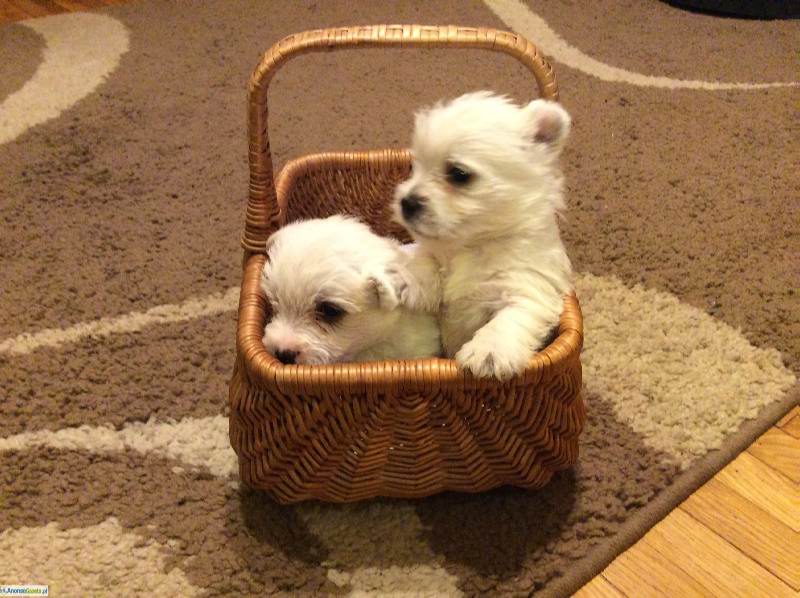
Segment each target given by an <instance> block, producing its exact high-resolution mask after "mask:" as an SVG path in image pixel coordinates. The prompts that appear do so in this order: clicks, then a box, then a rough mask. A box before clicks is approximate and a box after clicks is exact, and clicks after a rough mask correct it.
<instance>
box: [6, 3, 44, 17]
mask: <svg viewBox="0 0 800 598" xmlns="http://www.w3.org/2000/svg"><path fill="white" fill-rule="evenodd" d="M6 2H8V4H9V5H10V6H13V7H14V8H16V9H18V10H20V11H22V12H24V13H25V14H26V15H28V17H46V16H47V15H49V14H50V11H48V10H46V9H44V8H42V6H41V5H39V4H37V3H36V2H34V1H33V0H6Z"/></svg>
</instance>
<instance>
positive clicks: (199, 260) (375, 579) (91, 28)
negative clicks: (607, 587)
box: [0, 0, 800, 596]
mask: <svg viewBox="0 0 800 598" xmlns="http://www.w3.org/2000/svg"><path fill="white" fill-rule="evenodd" d="M379 22H419V23H459V24H465V25H486V26H492V27H498V28H503V29H512V30H515V31H518V32H519V33H522V34H524V35H526V36H527V37H529V38H530V39H531V40H533V41H534V42H537V43H539V44H540V45H541V47H542V48H544V50H545V53H546V54H548V56H550V57H551V59H552V62H553V64H554V66H555V68H556V71H557V73H558V77H559V81H560V84H561V89H562V101H563V103H564V105H565V106H566V108H567V109H568V110H569V111H570V112H571V113H572V114H573V115H574V120H575V126H574V133H573V135H572V137H571V139H570V140H569V143H568V148H567V149H566V152H565V157H564V167H565V170H566V176H567V181H568V183H567V184H568V195H569V212H568V219H567V222H566V224H565V226H564V234H565V237H566V241H567V244H568V247H569V250H570V253H571V255H572V257H573V260H574V263H575V266H576V268H577V271H578V273H579V275H578V280H577V287H578V295H579V297H580V299H581V302H582V305H583V309H584V313H585V319H586V322H585V325H586V331H587V332H586V347H585V351H584V354H583V363H584V379H585V397H586V403H587V408H588V412H589V416H588V422H587V426H586V429H585V431H584V433H583V435H582V437H581V455H580V461H579V463H578V465H577V466H576V467H575V468H574V469H573V470H570V471H566V472H562V473H561V474H559V475H557V476H556V477H555V478H554V479H553V481H552V483H550V484H549V485H548V486H547V487H546V488H544V489H542V490H540V491H537V492H523V491H518V490H513V489H501V490H497V491H493V492H488V493H485V494H481V495H459V494H445V495H440V496H436V497H432V498H430V499H426V500H419V501H399V500H375V501H369V502H365V503H360V504H355V505H349V506H336V505H329V504H318V503H306V504H300V505H297V506H290V507H284V506H277V505H275V504H273V503H271V502H270V501H269V500H267V499H266V498H265V497H264V496H262V495H260V494H258V493H253V492H250V491H248V490H246V489H244V488H242V487H240V485H239V484H238V481H237V475H236V459H235V455H234V454H233V451H232V450H231V449H230V447H229V444H228V438H227V419H226V417H225V409H226V396H227V381H228V378H229V376H230V372H231V368H232V365H233V360H234V328H235V321H234V319H235V306H236V301H237V285H238V283H239V281H240V274H241V270H240V264H241V253H240V248H239V238H240V234H241V231H242V226H243V222H244V205H245V197H246V190H247V163H246V156H247V146H246V141H247V136H246V131H245V100H246V95H245V85H246V81H247V79H248V77H249V75H250V73H251V71H252V69H253V68H254V66H255V64H256V63H257V61H258V59H259V57H260V54H261V53H262V52H263V51H264V50H265V49H266V48H267V47H268V46H269V45H270V44H272V43H273V42H275V41H277V40H278V39H280V38H281V37H282V36H284V35H287V34H289V33H291V32H295V31H300V30H304V29H310V28H316V27H323V26H333V25H349V24H358V23H379ZM799 34H800V23H798V22H780V21H778V22H759V21H740V20H735V19H720V18H716V17H713V16H707V15H700V14H693V13H689V12H683V11H681V10H678V9H675V8H672V7H670V6H669V5H667V4H663V3H661V2H624V1H615V0H600V1H597V2H592V3H576V2H563V3H556V2H530V3H528V4H526V3H523V2H520V1H519V0H491V1H489V0H487V1H486V2H481V1H479V0H470V1H468V2H455V1H453V0H427V1H425V2H397V3H389V2H367V1H363V2H353V1H352V0H349V1H347V2H345V1H341V2H340V1H328V2H319V1H315V0H303V1H294V0H292V1H289V0H286V1H278V2H269V3H266V2H260V1H256V0H249V1H248V0H230V1H225V2H223V1H221V0H214V1H204V2H200V1H188V0H185V1H181V2H161V1H155V0H152V1H146V2H133V3H131V4H128V5H123V6H116V7H113V8H109V9H106V10H102V11H100V12H97V13H77V14H72V15H62V16H56V17H48V18H44V19H38V20H33V21H26V22H22V23H18V24H13V25H7V26H4V27H2V28H0V57H2V60H0V181H2V186H1V187H0V223H1V224H0V226H1V227H2V229H1V232H0V289H2V293H1V294H0V393H1V394H0V421H2V431H0V583H3V584H7V583H39V584H49V586H50V589H51V591H52V593H53V594H54V595H64V596H74V595H93V596H100V595H133V594H150V593H154V592H159V593H170V594H172V595H179V596H191V595H204V594H205V595H226V596H227V595H237V596H238V595H340V594H341V595H346V594H352V595H387V594H388V595H392V593H396V594H405V595H431V596H444V595H447V596H456V595H501V594H502V595H527V594H530V593H541V594H542V595H564V594H568V593H569V592H571V591H573V590H574V589H576V588H577V587H579V586H580V585H581V584H582V583H583V582H585V581H586V580H588V579H590V578H591V577H592V576H593V575H594V574H596V573H597V572H599V571H600V570H601V569H602V567H603V566H604V565H605V564H607V563H608V562H609V561H610V560H611V559H612V558H613V557H614V556H615V555H616V554H618V553H619V552H620V551H621V550H623V549H624V548H625V547H626V546H628V545H630V544H631V543H632V542H634V541H635V540H636V539H637V538H638V537H640V536H641V535H642V534H644V533H645V532H646V531H647V529H648V528H649V527H651V526H652V525H654V524H655V522H656V521H658V519H659V518H660V517H663V516H664V514H665V513H667V512H668V511H669V510H670V509H671V508H673V507H674V506H675V505H676V504H677V503H678V502H679V501H680V500H681V499H682V498H683V497H685V496H686V495H687V494H688V493H689V492H691V491H692V490H693V489H694V488H696V487H697V486H698V485H699V484H700V483H702V482H703V481H704V480H705V479H707V478H708V477H709V476H711V475H713V474H714V472H716V471H718V470H719V469H720V468H721V467H722V466H723V465H724V464H725V463H726V462H728V461H729V460H730V459H731V458H732V457H733V456H734V455H735V454H737V452H739V451H740V450H742V448H743V447H745V446H746V445H747V444H748V443H749V442H750V441H751V440H752V439H753V438H754V437H755V435H757V434H758V433H759V432H760V431H762V430H764V429H765V428H766V427H768V426H769V425H770V424H772V423H773V422H774V421H776V420H777V419H778V418H779V417H780V416H781V415H782V414H784V413H785V412H787V411H788V410H789V408H790V407H791V405H793V404H795V403H796V402H797V397H798V393H797V375H798V372H800V359H799V358H798V355H800V321H799V318H798V313H799V312H800V305H799V304H798V301H799V299H798V294H797V264H798V259H799V258H800V234H799V233H800V207H799V206H800V202H798V188H800V171H798V169H797V159H798V153H797V135H798V124H800V123H799V122H798V113H797V110H796V105H797V93H798V90H797V88H796V87H793V86H792V85H791V82H792V80H793V79H796V77H797V70H796V63H795V62H794V61H795V58H794V54H795V51H796V41H797V39H798V35H799ZM482 88H491V89H495V90H498V91H501V92H505V93H508V94H510V95H511V96H513V97H515V98H517V99H519V100H523V99H528V98H531V97H532V95H533V94H534V93H535V86H534V85H533V82H532V80H531V78H530V76H529V75H528V74H527V73H526V72H524V70H523V69H522V67H520V66H519V65H517V64H516V63H515V62H514V61H512V60H511V59H509V58H507V57H502V56H496V55H488V54H487V53H482V52H475V51H442V50H438V51H413V50H385V51H384V50H380V51H378V50H375V51H369V52H366V51H364V52H347V53H336V54H324V55H314V56H307V57H302V58H300V59H298V60H296V61H294V62H292V63H291V64H290V65H289V66H288V67H287V68H286V69H284V70H283V71H282V72H281V73H280V74H279V75H278V76H277V78H276V79H275V80H274V82H273V89H272V92H271V94H272V95H271V99H272V104H271V105H272V108H273V109H272V111H271V114H270V116H271V119H272V121H271V123H270V125H271V131H272V136H273V137H272V139H273V148H274V152H275V156H276V158H277V161H278V163H282V162H284V161H285V160H286V159H287V158H289V157H294V156H298V155H301V154H304V153H308V152H312V151H320V150H327V149H347V148H354V149H355V148H357V149H367V148H378V147H387V146H403V145H405V144H406V143H407V141H408V138H409V130H410V127H411V123H412V113H413V111H414V110H415V109H416V108H418V107H420V106H422V105H425V104H429V103H431V102H433V101H435V100H436V99H438V98H442V97H452V96H454V95H457V94H459V93H462V92H464V91H467V90H474V89H482Z"/></svg>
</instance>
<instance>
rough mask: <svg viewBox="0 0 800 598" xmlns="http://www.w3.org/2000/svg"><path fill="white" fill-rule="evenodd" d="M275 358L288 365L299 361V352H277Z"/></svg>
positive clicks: (281, 350)
mask: <svg viewBox="0 0 800 598" xmlns="http://www.w3.org/2000/svg"><path fill="white" fill-rule="evenodd" d="M275 357H277V358H278V361H280V362H281V363H283V364H287V365H288V364H291V363H294V362H295V359H297V351H286V350H283V349H280V350H278V351H275Z"/></svg>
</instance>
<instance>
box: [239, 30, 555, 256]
mask: <svg viewBox="0 0 800 598" xmlns="http://www.w3.org/2000/svg"><path fill="white" fill-rule="evenodd" d="M379 46H395V47H404V46H435V47H441V46H448V47H453V48H481V49H485V50H492V51H495V52H505V53H506V54H509V55H511V56H513V57H514V58H516V59H517V60H519V61H520V62H521V63H522V64H524V65H525V66H526V67H528V69H530V71H531V72H532V73H533V76H534V77H535V78H536V83H537V84H538V86H539V93H540V95H541V96H542V97H543V98H545V99H548V100H557V99H558V86H557V84H556V78H555V74H554V73H553V69H552V68H551V66H550V65H549V64H548V62H547V61H546V60H545V59H544V57H543V56H542V54H541V52H540V51H539V49H538V48H537V47H536V46H534V45H533V44H532V43H531V42H529V41H528V40H527V39H525V38H524V37H522V36H521V35H518V34H516V33H510V32H508V31H500V30H497V29H490V28H486V27H477V28H476V27H457V26H454V25H449V26H448V25H445V26H427V25H369V26H356V27H336V28H331V29H317V30H314V31H305V32H303V33H296V34H294V35H290V36H288V37H285V38H283V39H282V40H281V41H279V42H278V43H276V44H275V45H273V46H272V47H271V48H270V49H269V50H267V52H266V53H265V54H264V56H263V58H262V59H261V62H260V63H259V65H258V67H257V68H256V70H255V72H254V73H253V75H252V77H250V84H249V87H248V90H249V101H248V137H249V145H250V152H249V161H250V193H249V201H248V206H247V221H246V224H245V232H244V237H243V238H242V246H243V247H244V249H245V251H246V252H249V253H264V251H265V247H264V245H265V243H266V240H267V238H268V237H269V235H270V234H271V233H272V232H273V231H274V230H276V229H277V228H278V225H279V221H278V219H279V216H280V209H279V207H278V202H277V195H276V191H275V179H274V174H273V171H272V155H271V153H270V147H269V131H268V126H267V91H268V88H269V83H270V81H271V80H272V78H273V77H274V76H275V73H277V72H278V69H279V68H280V67H281V66H283V64H284V63H285V62H287V61H288V60H289V59H290V58H293V57H294V56H298V55H300V54H306V53H308V52H318V51H325V50H337V49H342V48H349V47H366V48H374V47H379Z"/></svg>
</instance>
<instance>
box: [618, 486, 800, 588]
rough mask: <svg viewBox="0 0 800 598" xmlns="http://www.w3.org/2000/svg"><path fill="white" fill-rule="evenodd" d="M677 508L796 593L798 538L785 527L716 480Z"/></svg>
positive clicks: (799, 582)
mask: <svg viewBox="0 0 800 598" xmlns="http://www.w3.org/2000/svg"><path fill="white" fill-rule="evenodd" d="M680 508H681V509H683V510H684V511H686V512H687V513H689V514H690V515H691V516H692V517H694V518H695V519H697V520H698V521H699V522H700V523H702V524H704V525H705V526H706V527H708V528H710V529H712V530H713V531H714V532H715V533H716V534H718V535H719V536H722V537H723V538H724V539H725V540H727V541H728V542H730V543H731V544H733V545H734V546H735V547H736V548H738V549H739V550H740V551H741V552H743V553H744V554H746V555H747V556H749V557H750V558H751V559H753V560H754V561H756V562H758V563H759V564H760V565H761V566H762V567H764V568H765V569H767V570H768V571H770V572H772V573H773V574H774V575H776V576H778V577H779V578H780V579H782V580H783V581H784V582H786V583H787V584H789V586H790V587H791V588H793V589H794V590H800V534H798V533H797V532H795V531H794V530H793V529H792V528H790V527H789V526H788V525H786V524H784V523H782V522H781V521H779V520H777V519H776V518H774V517H772V516H771V515H770V514H769V513H767V512H766V511H764V510H762V509H760V508H758V507H757V506H756V505H755V504H753V503H752V502H750V501H749V500H747V499H746V498H745V497H743V496H742V495H741V494H739V493H738V492H736V491H734V490H732V489H730V488H729V487H728V486H726V485H725V484H723V483H722V482H720V481H719V480H716V479H712V480H710V481H709V482H708V483H706V485H705V486H703V487H702V488H700V489H699V490H698V491H697V492H695V493H694V494H692V495H691V496H690V497H689V498H687V499H686V500H685V501H684V502H683V504H681V506H680ZM612 581H613V580H612Z"/></svg>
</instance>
